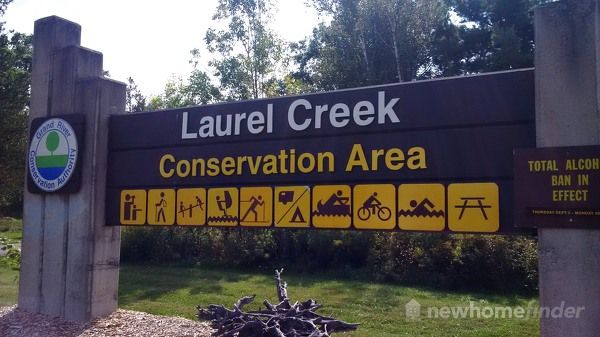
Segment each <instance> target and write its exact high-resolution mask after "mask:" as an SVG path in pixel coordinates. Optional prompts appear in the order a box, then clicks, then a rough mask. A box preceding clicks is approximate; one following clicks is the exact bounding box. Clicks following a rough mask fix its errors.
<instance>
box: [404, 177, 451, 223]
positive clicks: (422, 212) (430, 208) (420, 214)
mask: <svg viewBox="0 0 600 337" xmlns="http://www.w3.org/2000/svg"><path fill="white" fill-rule="evenodd" d="M398 226H399V227H400V229H404V230H419V231H443V230H444V229H445V228H446V190H445V189H444V185H442V184H402V185H400V187H398Z"/></svg>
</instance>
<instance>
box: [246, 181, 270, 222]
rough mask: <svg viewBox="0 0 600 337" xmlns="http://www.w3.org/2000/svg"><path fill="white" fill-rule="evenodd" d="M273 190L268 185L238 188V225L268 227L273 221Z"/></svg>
mask: <svg viewBox="0 0 600 337" xmlns="http://www.w3.org/2000/svg"><path fill="white" fill-rule="evenodd" d="M272 215H273V190H272V189H271V188H270V187H242V188H241V189H240V225H242V226H248V227H269V226H271V224H272V223H273V216H272Z"/></svg>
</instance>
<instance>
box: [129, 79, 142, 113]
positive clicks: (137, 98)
mask: <svg viewBox="0 0 600 337" xmlns="http://www.w3.org/2000/svg"><path fill="white" fill-rule="evenodd" d="M125 110H126V111H128V112H140V111H144V110H146V97H144V95H143V94H142V92H141V91H140V89H139V88H138V86H137V83H135V81H134V80H133V78H131V77H129V78H127V89H126V96H125Z"/></svg>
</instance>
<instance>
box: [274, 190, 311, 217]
mask: <svg viewBox="0 0 600 337" xmlns="http://www.w3.org/2000/svg"><path fill="white" fill-rule="evenodd" d="M275 196H276V199H275V226H276V227H308V226H309V220H310V188H309V187H308V186H286V187H276V188H275Z"/></svg>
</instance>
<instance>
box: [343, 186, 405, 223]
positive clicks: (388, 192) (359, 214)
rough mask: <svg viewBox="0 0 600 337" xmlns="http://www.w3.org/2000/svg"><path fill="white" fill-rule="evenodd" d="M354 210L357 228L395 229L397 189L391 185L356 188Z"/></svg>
mask: <svg viewBox="0 0 600 337" xmlns="http://www.w3.org/2000/svg"><path fill="white" fill-rule="evenodd" d="M353 209H354V227H355V228H358V229H393V228H394V227H396V217H395V216H394V214H395V213H396V187H394V185H391V184H377V185H356V186H354V195H353Z"/></svg>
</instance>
